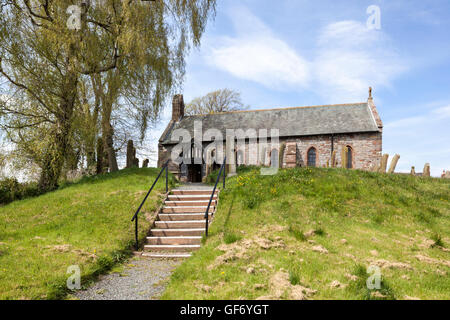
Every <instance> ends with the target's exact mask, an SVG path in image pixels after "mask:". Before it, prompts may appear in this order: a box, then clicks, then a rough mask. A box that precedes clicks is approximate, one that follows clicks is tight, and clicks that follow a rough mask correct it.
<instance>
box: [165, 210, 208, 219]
mask: <svg viewBox="0 0 450 320" xmlns="http://www.w3.org/2000/svg"><path fill="white" fill-rule="evenodd" d="M208 217H209V219H211V218H212V213H211V212H210V213H209V215H208ZM158 218H159V221H193V220H203V221H205V214H204V213H168V214H165V213H160V214H159V215H158Z"/></svg>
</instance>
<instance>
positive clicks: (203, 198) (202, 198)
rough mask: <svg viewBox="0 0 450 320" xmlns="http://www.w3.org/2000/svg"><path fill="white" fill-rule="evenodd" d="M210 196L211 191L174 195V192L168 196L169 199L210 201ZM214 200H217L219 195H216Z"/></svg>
mask: <svg viewBox="0 0 450 320" xmlns="http://www.w3.org/2000/svg"><path fill="white" fill-rule="evenodd" d="M211 192H212V191H211ZM210 198H211V193H210V194H209V195H173V194H169V195H168V196H167V199H168V200H169V201H209V199H210ZM214 200H217V195H214V197H213V201H214Z"/></svg>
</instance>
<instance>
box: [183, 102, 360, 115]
mask: <svg viewBox="0 0 450 320" xmlns="http://www.w3.org/2000/svg"><path fill="white" fill-rule="evenodd" d="M361 104H367V101H365V102H355V103H338V104H323V105H316V106H301V107H285V108H271V109H253V110H236V111H224V112H216V113H202V114H194V115H190V116H185V117H201V116H209V115H216V114H229V113H245V112H261V111H278V110H293V109H306V108H326V107H337V106H356V105H361Z"/></svg>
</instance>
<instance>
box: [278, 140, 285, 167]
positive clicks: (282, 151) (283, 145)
mask: <svg viewBox="0 0 450 320" xmlns="http://www.w3.org/2000/svg"><path fill="white" fill-rule="evenodd" d="M285 149H286V143H285V142H283V143H282V144H281V145H280V152H279V153H278V157H279V159H278V164H279V165H280V168H283V167H284V152H285Z"/></svg>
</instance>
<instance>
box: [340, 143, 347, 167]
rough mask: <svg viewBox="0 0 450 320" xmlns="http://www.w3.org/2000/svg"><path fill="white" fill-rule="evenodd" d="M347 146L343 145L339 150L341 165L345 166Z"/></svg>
mask: <svg viewBox="0 0 450 320" xmlns="http://www.w3.org/2000/svg"><path fill="white" fill-rule="evenodd" d="M347 157H348V148H347V147H343V148H342V151H341V167H342V168H347Z"/></svg>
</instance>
